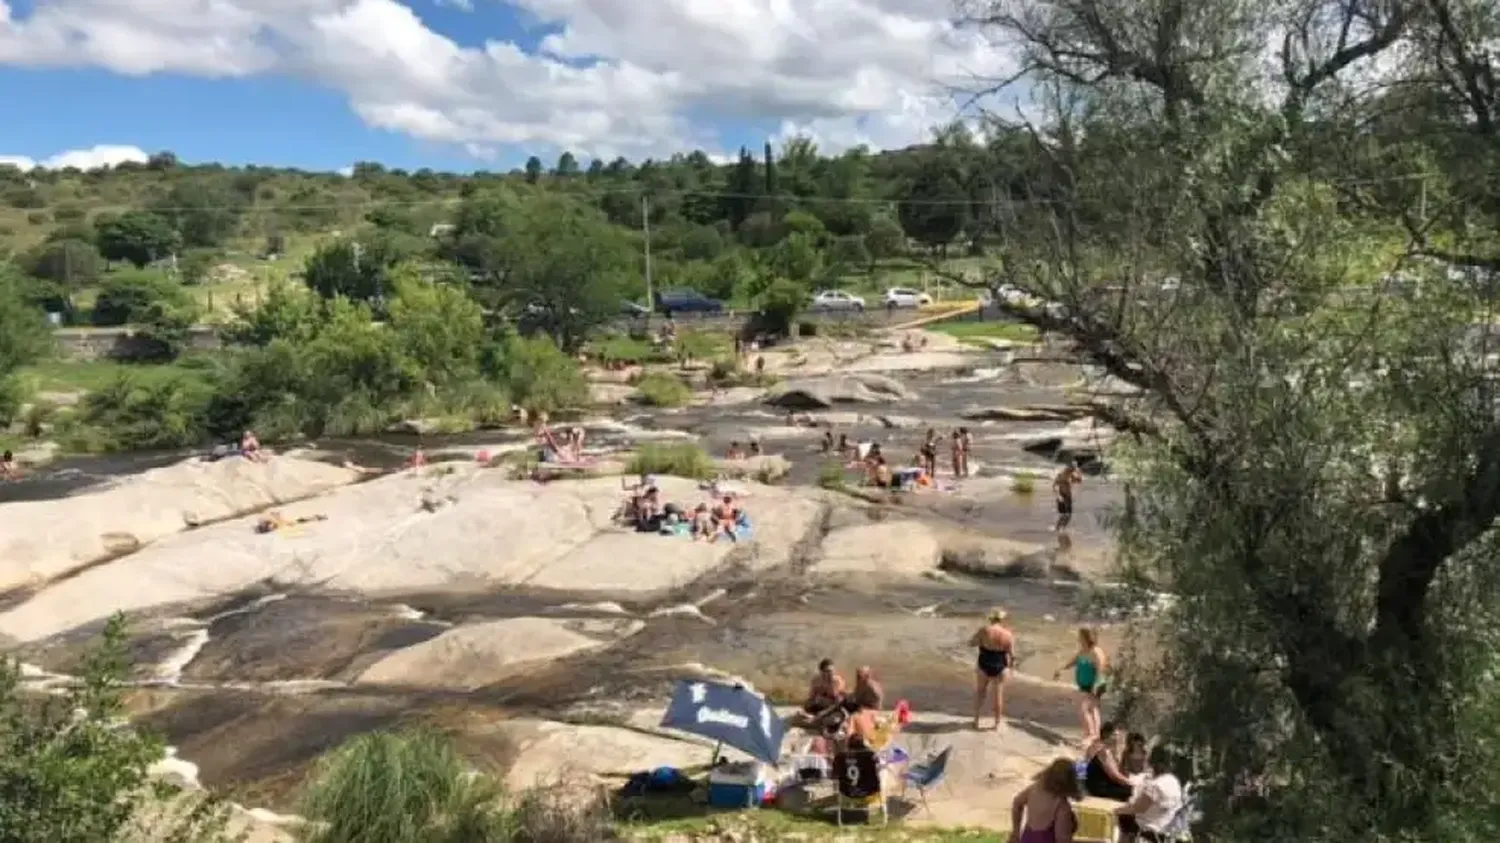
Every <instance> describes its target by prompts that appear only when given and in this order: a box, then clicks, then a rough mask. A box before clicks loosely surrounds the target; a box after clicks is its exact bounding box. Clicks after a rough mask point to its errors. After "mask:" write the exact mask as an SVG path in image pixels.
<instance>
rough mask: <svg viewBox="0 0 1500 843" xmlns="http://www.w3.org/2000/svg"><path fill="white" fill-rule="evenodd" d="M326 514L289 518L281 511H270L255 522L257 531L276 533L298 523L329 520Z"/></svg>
mask: <svg viewBox="0 0 1500 843" xmlns="http://www.w3.org/2000/svg"><path fill="white" fill-rule="evenodd" d="M327 520H328V516H326V515H304V516H302V517H301V518H287V517H286V516H284V515H282V514H281V513H280V512H268V513H266V516H265V517H264V518H262V519H260V520H259V521H257V522H256V523H255V532H257V533H274V532H276V531H277V530H281V529H285V528H287V527H295V526H297V525H298V524H311V523H313V522H315V521H327Z"/></svg>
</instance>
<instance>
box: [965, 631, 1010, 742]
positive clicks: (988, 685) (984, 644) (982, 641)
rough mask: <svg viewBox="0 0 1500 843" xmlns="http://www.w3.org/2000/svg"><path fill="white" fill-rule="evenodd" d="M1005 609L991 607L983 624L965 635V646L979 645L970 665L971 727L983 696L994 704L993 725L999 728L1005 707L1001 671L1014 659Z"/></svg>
mask: <svg viewBox="0 0 1500 843" xmlns="http://www.w3.org/2000/svg"><path fill="white" fill-rule="evenodd" d="M1005 618H1006V614H1005V610H1004V609H999V608H996V609H992V610H990V615H989V617H988V618H987V619H986V620H985V625H984V626H982V627H980V628H979V630H978V631H977V632H975V633H974V635H973V636H972V637H971V638H970V639H969V646H971V647H977V648H979V660H978V663H977V664H976V665H975V668H974V680H975V688H974V728H975V729H978V728H979V716H980V713H981V712H982V711H983V710H984V702H985V699H986V697H991V698H992V699H993V700H994V704H995V729H997V730H998V729H999V728H1000V723H1001V718H1002V717H1003V714H1004V710H1005V673H1006V671H1008V670H1009V669H1010V667H1011V665H1012V664H1014V663H1015V648H1016V636H1015V634H1014V633H1012V632H1011V631H1010V629H1009V627H1007V626H1006V624H1005Z"/></svg>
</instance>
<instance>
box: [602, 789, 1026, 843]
mask: <svg viewBox="0 0 1500 843" xmlns="http://www.w3.org/2000/svg"><path fill="white" fill-rule="evenodd" d="M684 803H690V800H687V799H676V800H674V799H670V798H665V799H664V798H658V797H652V798H651V799H650V800H640V802H639V803H638V804H639V807H638V808H637V810H636V812H637V816H636V817H634V818H632V819H631V820H629V821H627V822H625V823H624V824H622V826H621V827H620V829H619V830H620V832H621V836H623V837H624V838H625V839H627V840H642V841H646V840H651V841H656V840H668V839H678V840H680V839H683V838H687V839H693V838H694V837H696V836H699V835H702V836H707V837H712V838H713V839H737V840H801V841H805V843H825V842H826V843H833V841H839V843H866V842H867V841H868V843H884V841H891V843H895V841H911V842H912V843H959V842H960V841H965V843H1005V841H1006V840H1007V839H1008V838H1009V837H1010V835H1009V833H1008V832H1003V831H994V830H988V829H963V828H940V827H939V828H934V827H928V826H909V825H904V824H902V823H900V822H898V821H895V820H892V822H891V824H890V825H888V826H885V827H880V826H878V825H875V826H864V827H861V826H845V827H843V828H839V827H838V826H836V825H834V823H833V820H832V817H831V814H830V815H829V816H827V817H825V816H823V815H822V814H818V815H810V814H797V813H791V812H787V811H776V810H749V811H734V812H727V811H718V812H714V813H707V814H705V813H704V811H705V810H707V809H705V808H704V807H703V806H700V805H696V804H684ZM647 806H650V807H647ZM830 810H831V809H830ZM674 813H675V814H677V815H676V816H673V815H672V814H674Z"/></svg>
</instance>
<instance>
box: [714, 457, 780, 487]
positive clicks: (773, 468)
mask: <svg viewBox="0 0 1500 843" xmlns="http://www.w3.org/2000/svg"><path fill="white" fill-rule="evenodd" d="M714 465H715V466H717V467H718V471H719V473H720V474H722V475H723V476H725V477H728V478H731V479H734V480H744V479H751V480H759V481H760V482H762V483H770V482H772V481H775V480H780V479H781V478H783V477H785V476H787V474H789V473H791V470H792V463H791V461H790V460H788V459H787V458H786V457H784V456H782V455H780V454H762V455H761V456H758V457H745V458H744V459H738V460H714Z"/></svg>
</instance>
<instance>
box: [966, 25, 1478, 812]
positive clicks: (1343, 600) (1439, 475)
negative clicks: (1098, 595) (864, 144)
mask: <svg viewBox="0 0 1500 843" xmlns="http://www.w3.org/2000/svg"><path fill="white" fill-rule="evenodd" d="M961 13H962V16H963V17H964V18H965V19H966V21H967V22H968V23H969V24H971V25H973V26H977V27H982V28H984V29H985V31H987V32H989V33H991V35H992V37H993V39H994V41H995V44H996V48H997V49H1012V50H1015V51H1017V53H1018V55H1019V56H1020V58H1021V62H1022V68H1021V72H1020V73H1019V74H1018V76H1017V79H1020V80H1025V81H1026V82H1028V83H1029V84H1030V88H1031V90H1032V91H1033V92H1034V93H1035V94H1036V96H1037V99H1038V101H1039V103H1040V104H1041V112H1042V113H1041V114H1040V115H1038V114H1036V113H1035V112H1032V113H1030V115H1029V119H1028V120H1026V121H1023V122H1024V123H1025V125H1026V126H1027V127H1028V129H1029V131H1030V132H1031V134H1032V138H1033V142H1034V148H1035V149H1036V151H1037V153H1038V154H1039V155H1043V156H1045V157H1047V158H1049V159H1050V160H1051V161H1052V166H1051V167H1050V168H1048V169H1049V172H1051V173H1053V174H1054V178H1053V179H1052V182H1051V183H1049V184H1048V186H1047V197H1046V199H1045V200H1044V201H1043V200H1038V201H1031V202H1021V203H1015V204H1014V205H1013V206H1012V208H1013V212H1012V214H1011V215H1010V218H1009V228H1008V231H1007V232H1006V237H1005V238H1004V242H1005V244H1006V245H1005V251H1004V255H1003V258H1004V269H1003V270H1002V271H1000V272H997V273H996V275H995V276H994V277H993V278H990V279H987V283H988V284H990V285H991V286H992V287H994V288H995V289H996V291H997V293H999V292H1000V291H1002V290H1011V291H1013V290H1014V289H1015V288H1019V289H1020V290H1022V291H1024V293H1025V294H1028V295H1015V294H1013V293H1012V294H1011V295H1010V296H1009V297H1008V298H1007V297H1006V296H1004V295H1001V296H999V298H1000V300H1001V302H1002V306H1003V307H1004V308H1005V309H1007V310H1008V311H1010V312H1011V314H1012V315H1014V316H1015V317H1017V318H1020V319H1024V320H1026V321H1028V322H1031V323H1032V324H1035V325H1037V326H1038V327H1040V328H1043V329H1044V330H1046V331H1049V332H1051V333H1052V334H1053V335H1056V336H1060V337H1062V338H1065V339H1066V340H1067V341H1068V342H1069V343H1070V344H1071V345H1072V346H1073V347H1074V348H1075V349H1076V351H1077V353H1078V354H1079V355H1080V356H1081V357H1083V358H1084V359H1085V360H1086V361H1087V362H1089V363H1091V364H1093V365H1094V366H1095V367H1097V369H1098V370H1099V371H1101V372H1104V373H1107V374H1109V375H1112V376H1113V377H1115V378H1117V379H1119V380H1122V381H1125V382H1127V383H1129V384H1131V385H1133V386H1135V387H1136V388H1137V389H1138V391H1139V392H1138V394H1137V396H1136V397H1135V398H1133V399H1131V400H1129V401H1124V402H1121V401H1116V402H1113V403H1111V404H1108V405H1103V404H1101V405H1100V406H1099V412H1100V414H1101V415H1103V416H1105V417H1106V418H1107V419H1108V420H1109V421H1111V422H1112V423H1114V424H1116V425H1117V426H1119V427H1121V428H1122V429H1125V430H1127V431H1130V432H1131V433H1133V434H1134V436H1133V437H1131V438H1129V441H1131V442H1132V444H1130V445H1128V446H1126V448H1125V449H1124V451H1125V453H1122V454H1121V455H1120V459H1119V462H1120V464H1121V465H1122V466H1123V467H1124V468H1125V470H1126V472H1127V473H1128V474H1129V475H1130V479H1131V486H1132V490H1133V494H1132V498H1133V505H1132V506H1131V507H1130V510H1129V517H1128V519H1126V520H1125V521H1124V523H1122V527H1123V529H1122V530H1121V536H1122V555H1123V558H1124V560H1125V561H1126V563H1127V565H1128V567H1129V568H1130V569H1131V570H1132V571H1133V572H1134V573H1137V574H1140V575H1141V576H1143V577H1145V578H1148V579H1149V580H1151V581H1153V582H1154V583H1157V584H1160V585H1162V586H1164V587H1165V588H1167V589H1169V590H1170V591H1172V592H1174V593H1175V594H1176V595H1177V596H1178V598H1179V600H1178V601H1176V603H1175V604H1174V606H1173V608H1172V609H1170V610H1169V611H1168V612H1167V613H1166V616H1165V617H1164V618H1163V619H1162V624H1161V626H1162V641H1163V648H1162V649H1163V653H1162V657H1161V659H1160V663H1159V664H1158V665H1156V667H1155V669H1154V670H1153V671H1151V672H1150V674H1149V675H1148V676H1143V677H1142V678H1143V679H1145V680H1147V681H1149V682H1150V683H1152V684H1153V685H1154V690H1157V691H1161V692H1164V693H1162V694H1161V695H1160V696H1161V698H1163V699H1165V700H1166V702H1165V704H1164V711H1163V714H1164V715H1165V722H1166V723H1167V724H1168V726H1169V728H1170V729H1171V731H1172V733H1173V734H1174V736H1175V737H1176V738H1177V739H1178V740H1180V741H1182V742H1183V743H1184V744H1186V745H1187V746H1189V747H1191V748H1192V749H1193V750H1194V751H1195V754H1196V755H1197V756H1198V758H1199V759H1200V761H1202V762H1203V765H1204V767H1203V770H1204V771H1205V772H1206V773H1208V776H1207V778H1206V781H1205V785H1206V786H1205V789H1204V790H1203V792H1202V793H1203V796H1204V799H1205V804H1204V807H1205V808H1206V809H1207V818H1206V821H1207V826H1208V828H1209V832H1210V833H1211V834H1215V835H1216V837H1215V839H1246V840H1250V839H1255V840H1326V841H1346V840H1356V839H1360V840H1363V839H1374V838H1377V837H1383V838H1388V839H1418V840H1434V841H1437V840H1442V841H1448V840H1462V839H1467V838H1468V836H1470V835H1471V834H1477V833H1479V831H1478V830H1479V829H1481V828H1487V825H1485V823H1486V822H1487V820H1488V817H1489V816H1490V815H1491V814H1492V813H1493V811H1494V810H1495V809H1496V808H1497V807H1500V799H1497V798H1496V794H1497V793H1500V791H1497V790H1496V789H1495V788H1494V786H1493V784H1492V783H1491V782H1490V781H1489V779H1490V778H1491V773H1490V770H1492V769H1493V768H1494V765H1495V763H1496V761H1497V760H1500V757H1497V754H1500V753H1497V750H1500V743H1497V742H1500V722H1497V721H1495V719H1494V718H1493V716H1492V715H1493V714H1495V713H1500V708H1497V707H1495V706H1493V705H1492V704H1491V703H1490V702H1489V701H1488V700H1487V699H1486V694H1487V692H1488V690H1489V688H1490V686H1491V680H1490V677H1491V676H1492V674H1493V671H1494V669H1495V667H1496V660H1495V657H1494V647H1495V645H1496V644H1497V643H1500V642H1497V636H1496V635H1495V633H1494V631H1493V629H1494V625H1495V622H1496V620H1497V619H1500V611H1497V610H1500V588H1497V586H1500V577H1496V576H1494V573H1496V572H1500V569H1497V568H1496V567H1495V562H1494V560H1495V552H1496V543H1495V541H1494V534H1493V531H1492V524H1493V522H1494V520H1495V518H1496V516H1497V515H1500V415H1497V412H1496V405H1495V394H1494V387H1493V384H1492V381H1491V378H1490V374H1489V372H1488V371H1487V368H1486V367H1487V363H1486V359H1485V351H1486V349H1485V348H1484V347H1483V346H1484V343H1483V342H1480V343H1478V346H1479V347H1478V348H1476V343H1474V342H1473V340H1474V338H1475V337H1476V336H1478V337H1479V338H1480V339H1481V340H1482V339H1483V338H1484V336H1485V335H1487V331H1485V330H1480V331H1477V332H1476V331H1474V330H1473V329H1472V328H1471V323H1473V322H1474V321H1475V320H1476V319H1479V320H1482V321H1485V322H1487V321H1488V320H1487V317H1486V316H1485V315H1484V312H1485V309H1486V304H1485V302H1486V300H1487V299H1486V297H1485V295H1484V290H1483V288H1482V287H1474V286H1469V285H1466V284H1462V283H1459V282H1457V281H1455V280H1453V279H1452V278H1450V275H1449V273H1448V272H1447V269H1448V266H1447V265H1446V264H1438V263H1434V262H1432V261H1430V260H1427V258H1432V257H1442V258H1445V259H1447V260H1448V261H1457V262H1460V263H1464V264H1466V265H1470V266H1478V267H1482V266H1488V265H1489V263H1488V261H1490V260H1492V259H1493V258H1494V257H1500V250H1497V249H1495V247H1494V244H1495V242H1496V241H1495V237H1494V220H1495V219H1496V216H1495V214H1494V211H1493V209H1494V207H1495V204H1496V200H1495V198H1494V193H1493V191H1492V190H1490V189H1486V187H1485V184H1486V182H1485V181H1484V180H1483V179H1482V178H1478V177H1477V176H1476V175H1475V171H1474V170H1473V164H1472V163H1471V160H1472V159H1471V158H1466V156H1472V155H1474V154H1476V152H1475V151H1476V150H1480V151H1484V150H1487V152H1485V154H1488V155H1490V156H1491V157H1490V158H1488V159H1487V160H1489V161H1492V162H1493V161H1495V160H1496V158H1495V157H1494V148H1493V147H1494V144H1495V140H1496V137H1497V136H1496V134H1495V129H1494V124H1493V121H1492V118H1493V117H1494V116H1495V111H1494V109H1495V108H1496V99H1495V94H1496V89H1495V87H1494V78H1495V77H1494V73H1493V69H1492V68H1491V67H1490V65H1489V64H1488V63H1489V61H1490V58H1489V55H1490V54H1491V53H1492V52H1493V49H1491V52H1486V51H1485V49H1484V45H1485V44H1486V43H1487V42H1488V43H1489V44H1490V45H1491V48H1492V47H1493V41H1492V40H1489V39H1492V38H1493V36H1494V34H1495V33H1494V31H1493V25H1494V23H1495V20H1496V17H1497V15H1496V13H1495V11H1494V4H1493V3H1488V4H1486V3H1481V2H1478V0H1414V2H1401V0H1271V2H1264V1H1263V0H1257V1H1256V2H1248V1H1247V0H973V2H971V3H968V4H966V5H965V6H964V7H963V8H962V10H961ZM1486 144H1488V146H1486ZM1493 172H1494V171H1493V170H1491V171H1490V174H1489V175H1488V178H1489V179H1490V181H1489V182H1488V184H1490V185H1493V180H1494V179H1495V178H1496V177H1495V176H1494V175H1493ZM1057 173H1061V174H1063V178H1062V179H1061V181H1062V185H1061V187H1059V185H1058V184H1057V181H1056V177H1055V174H1057ZM1486 220H1487V222H1486ZM1486 226H1488V228H1486ZM1398 271H1399V272H1402V273H1405V274H1407V275H1409V276H1412V277H1414V278H1417V279H1425V280H1426V281H1427V282H1428V283H1426V284H1424V285H1422V286H1420V287H1415V286H1412V287H1406V288H1402V289H1403V292H1400V293H1399V294H1396V293H1388V292H1387V288H1386V287H1385V286H1382V285H1380V284H1375V283H1373V282H1376V281H1378V280H1379V279H1381V278H1382V276H1386V275H1387V274H1388V273H1393V272H1398ZM1002 285H1005V286H1004V287H1002Z"/></svg>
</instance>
